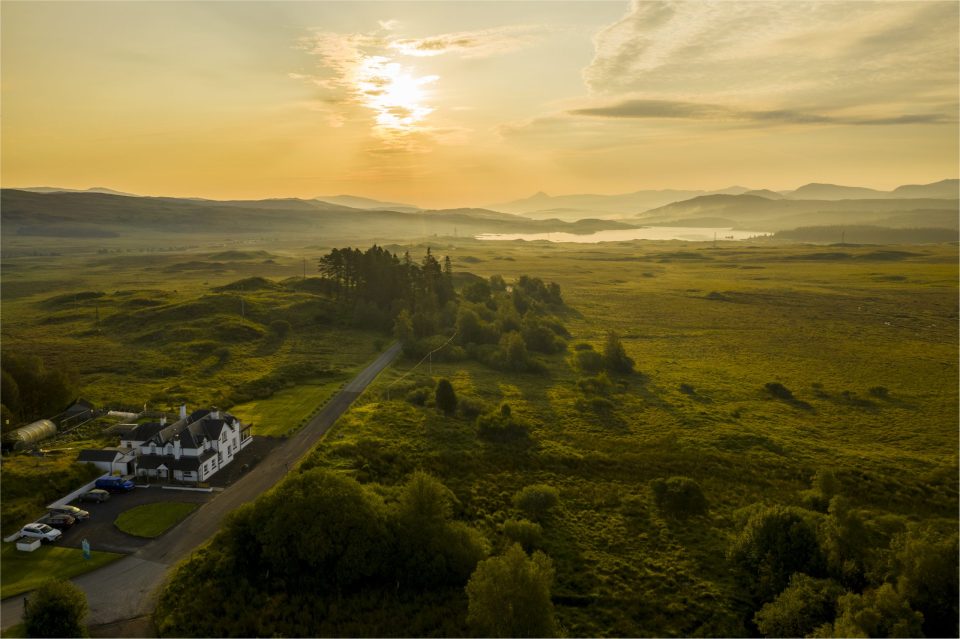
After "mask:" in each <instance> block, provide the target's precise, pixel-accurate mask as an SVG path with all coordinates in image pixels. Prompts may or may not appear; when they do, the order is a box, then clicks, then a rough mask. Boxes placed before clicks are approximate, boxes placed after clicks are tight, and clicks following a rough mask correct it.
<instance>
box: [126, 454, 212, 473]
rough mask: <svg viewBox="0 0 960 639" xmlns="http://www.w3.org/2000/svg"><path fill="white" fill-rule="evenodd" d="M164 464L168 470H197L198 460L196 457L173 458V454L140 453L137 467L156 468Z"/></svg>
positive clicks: (198, 466)
mask: <svg viewBox="0 0 960 639" xmlns="http://www.w3.org/2000/svg"><path fill="white" fill-rule="evenodd" d="M160 466H166V467H167V468H168V469H169V470H198V469H199V468H200V460H199V459H197V458H196V457H181V458H180V459H175V458H174V457H173V455H140V461H138V462H137V467H138V468H147V469H156V468H159V467H160Z"/></svg>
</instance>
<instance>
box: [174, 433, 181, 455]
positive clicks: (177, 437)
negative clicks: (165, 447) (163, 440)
mask: <svg viewBox="0 0 960 639" xmlns="http://www.w3.org/2000/svg"><path fill="white" fill-rule="evenodd" d="M173 458H174V459H180V435H174V436H173Z"/></svg>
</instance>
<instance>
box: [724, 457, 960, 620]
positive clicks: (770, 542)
mask: <svg viewBox="0 0 960 639" xmlns="http://www.w3.org/2000/svg"><path fill="white" fill-rule="evenodd" d="M803 497H804V500H805V503H806V505H807V506H809V509H808V508H797V507H782V506H773V507H765V506H759V505H758V506H756V507H754V508H752V509H749V510H748V511H746V512H744V513H741V515H742V516H741V521H740V533H739V534H738V536H737V537H736V538H735V539H734V541H733V544H732V545H731V547H730V549H729V551H728V559H729V561H730V563H731V565H732V567H733V568H734V570H735V571H736V573H737V574H738V575H739V577H740V579H741V580H742V583H743V588H744V592H745V593H747V594H748V596H749V597H750V600H751V601H752V603H753V608H754V611H753V612H752V613H751V614H750V617H749V619H748V620H747V625H748V627H753V628H755V629H756V630H757V631H758V632H759V633H760V634H762V635H764V636H768V637H785V636H788V637H803V636H807V637H922V636H927V637H956V636H958V632H960V627H958V615H960V612H958V605H957V603H958V597H960V593H958V572H957V557H958V535H957V532H956V529H955V527H954V529H953V531H952V533H948V534H943V531H941V530H935V529H934V528H932V527H930V526H929V525H927V526H922V525H919V524H912V525H910V526H908V527H906V528H904V527H902V526H901V525H894V524H893V523H891V522H885V521H876V520H870V519H868V518H867V517H866V514H865V513H864V512H862V511H860V510H857V509H856V508H854V507H853V506H852V504H851V501H850V500H849V499H848V498H847V497H846V496H845V495H844V494H843V490H842V487H841V485H840V482H839V481H838V480H837V478H836V477H835V476H834V475H833V473H831V472H821V473H818V475H817V476H816V477H815V478H814V486H813V488H811V489H810V490H809V491H807V492H806V494H805V495H804V496H803Z"/></svg>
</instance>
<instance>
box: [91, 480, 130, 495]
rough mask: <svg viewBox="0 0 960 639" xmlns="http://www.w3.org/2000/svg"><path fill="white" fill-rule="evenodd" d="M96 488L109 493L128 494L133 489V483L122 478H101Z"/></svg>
mask: <svg viewBox="0 0 960 639" xmlns="http://www.w3.org/2000/svg"><path fill="white" fill-rule="evenodd" d="M97 488H100V489H102V490H106V491H108V492H111V493H128V492H130V491H131V490H133V488H134V483H133V482H132V481H130V480H129V479H124V478H123V477H102V478H100V479H98V480H97Z"/></svg>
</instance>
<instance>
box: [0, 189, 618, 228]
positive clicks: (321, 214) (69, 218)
mask: <svg viewBox="0 0 960 639" xmlns="http://www.w3.org/2000/svg"><path fill="white" fill-rule="evenodd" d="M0 216H2V225H3V230H4V233H3V239H4V240H5V241H6V240H7V239H9V238H15V237H24V236H32V237H48V238H114V237H128V238H129V237H136V238H141V239H147V238H149V237H151V236H153V237H156V236H169V235H170V234H185V235H191V236H215V237H218V238H221V239H222V238H224V237H239V236H245V235H257V236H262V235H263V234H265V233H269V234H270V235H271V236H284V235H286V236H296V237H297V238H310V237H316V238H323V240H324V241H331V240H336V241H344V240H371V239H372V240H375V241H393V240H407V239H413V238H423V237H429V236H434V235H437V236H453V235H459V236H461V237H464V236H472V235H477V234H480V233H545V232H546V233H552V232H570V233H592V232H594V231H600V230H608V229H623V228H632V227H633V225H631V224H628V223H623V222H614V221H603V220H583V221H581V222H578V223H576V224H571V223H568V222H563V221H560V220H531V219H529V218H525V217H521V216H517V215H511V214H508V213H501V212H499V211H490V210H486V209H446V210H435V211H418V212H402V211H389V210H380V209H357V208H350V207H346V206H338V205H336V204H331V203H327V202H323V201H314V200H298V199H293V198H290V199H270V200H232V201H222V202H221V201H216V200H192V199H180V198H158V197H127V196H119V195H109V194H102V193H72V192H53V193H36V192H30V191H23V190H18V189H2V190H0Z"/></svg>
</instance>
